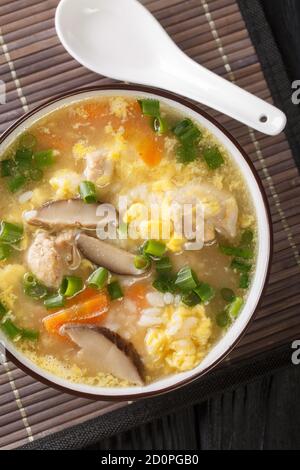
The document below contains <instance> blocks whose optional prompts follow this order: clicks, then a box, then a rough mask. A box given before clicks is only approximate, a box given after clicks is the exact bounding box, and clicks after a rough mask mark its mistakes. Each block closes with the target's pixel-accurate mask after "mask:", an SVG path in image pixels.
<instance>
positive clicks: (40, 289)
mask: <svg viewBox="0 0 300 470" xmlns="http://www.w3.org/2000/svg"><path fill="white" fill-rule="evenodd" d="M23 288H24V294H26V295H28V297H32V298H33V299H36V300H40V299H44V298H45V297H46V296H47V295H48V289H47V287H46V286H44V285H43V284H41V283H40V282H39V281H38V280H37V279H36V277H35V276H34V275H33V274H31V273H25V274H24V277H23Z"/></svg>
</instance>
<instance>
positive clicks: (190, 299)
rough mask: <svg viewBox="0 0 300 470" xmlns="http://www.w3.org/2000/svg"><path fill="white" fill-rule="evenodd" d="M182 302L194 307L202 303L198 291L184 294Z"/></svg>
mask: <svg viewBox="0 0 300 470" xmlns="http://www.w3.org/2000/svg"><path fill="white" fill-rule="evenodd" d="M181 301H182V303H184V304H185V305H187V306H188V307H194V306H195V305H198V304H200V303H201V299H200V297H199V296H198V295H197V294H196V292H193V291H192V292H189V293H188V294H184V295H183V296H182V297H181Z"/></svg>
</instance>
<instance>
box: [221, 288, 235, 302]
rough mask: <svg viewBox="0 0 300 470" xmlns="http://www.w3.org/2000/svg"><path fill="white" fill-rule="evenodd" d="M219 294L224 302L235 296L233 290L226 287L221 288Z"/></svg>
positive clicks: (231, 299) (230, 300)
mask: <svg viewBox="0 0 300 470" xmlns="http://www.w3.org/2000/svg"><path fill="white" fill-rule="evenodd" d="M221 295H222V297H223V299H224V300H226V302H232V301H233V300H234V299H235V297H236V295H235V293H234V292H233V290H232V289H228V288H227V287H224V288H223V289H221Z"/></svg>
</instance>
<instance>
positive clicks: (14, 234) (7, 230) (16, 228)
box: [0, 220, 23, 244]
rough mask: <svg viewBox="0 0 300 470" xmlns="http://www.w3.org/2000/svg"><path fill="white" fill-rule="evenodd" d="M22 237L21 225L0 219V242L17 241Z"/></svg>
mask: <svg viewBox="0 0 300 470" xmlns="http://www.w3.org/2000/svg"><path fill="white" fill-rule="evenodd" d="M22 238H23V227H22V226H20V225H15V224H12V223H10V222H5V221H4V220H2V222H1V224H0V242H2V243H11V244H12V243H17V242H19V241H20V240H21V239H22Z"/></svg>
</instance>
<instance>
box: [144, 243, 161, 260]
mask: <svg viewBox="0 0 300 470" xmlns="http://www.w3.org/2000/svg"><path fill="white" fill-rule="evenodd" d="M166 250H167V248H166V245H165V243H162V242H160V241H158V240H147V241H146V243H145V245H144V247H143V253H144V254H145V255H149V256H153V257H154V258H161V257H162V256H163V255H164V254H165V252H166Z"/></svg>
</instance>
